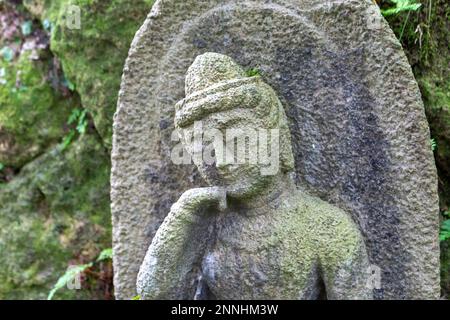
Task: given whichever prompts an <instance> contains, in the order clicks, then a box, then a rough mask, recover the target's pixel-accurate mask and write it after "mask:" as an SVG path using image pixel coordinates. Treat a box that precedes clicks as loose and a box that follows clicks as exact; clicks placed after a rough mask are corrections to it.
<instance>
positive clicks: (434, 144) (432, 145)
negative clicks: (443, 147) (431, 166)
mask: <svg viewBox="0 0 450 320" xmlns="http://www.w3.org/2000/svg"><path fill="white" fill-rule="evenodd" d="M430 141H431V150H433V151H435V150H436V148H437V143H436V139H434V138H433V139H431V140H430Z"/></svg>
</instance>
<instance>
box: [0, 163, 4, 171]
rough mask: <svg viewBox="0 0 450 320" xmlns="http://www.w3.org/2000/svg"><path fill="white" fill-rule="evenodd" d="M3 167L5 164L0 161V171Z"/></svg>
mask: <svg viewBox="0 0 450 320" xmlns="http://www.w3.org/2000/svg"><path fill="white" fill-rule="evenodd" d="M3 169H5V165H4V164H3V163H1V162H0V171H3Z"/></svg>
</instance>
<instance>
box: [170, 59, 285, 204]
mask: <svg viewBox="0 0 450 320" xmlns="http://www.w3.org/2000/svg"><path fill="white" fill-rule="evenodd" d="M175 109H176V114H175V125H176V127H177V128H178V129H182V134H181V136H182V140H183V144H184V146H185V149H186V150H187V151H188V152H189V153H190V154H191V156H192V158H193V162H194V163H195V165H196V166H197V167H198V169H199V171H200V173H201V174H202V176H203V177H204V178H205V180H206V181H207V182H208V183H210V184H211V185H216V186H225V187H226V188H227V190H228V195H229V196H231V197H236V198H245V197H251V196H253V195H256V194H258V193H259V192H260V191H262V190H263V189H264V188H266V187H267V186H268V185H269V184H270V182H271V181H272V180H273V178H274V176H276V175H278V174H280V171H281V170H280V166H281V167H283V170H284V171H287V170H292V168H293V157H292V151H291V143H290V136H289V129H288V128H287V121H286V115H285V114H284V110H283V106H282V105H281V102H280V100H279V99H278V97H277V95H276V93H275V91H274V90H273V89H272V88H271V87H270V86H269V85H267V84H266V83H265V82H264V81H263V80H262V78H261V77H260V76H253V77H248V76H247V75H246V73H245V72H244V70H243V69H242V68H241V67H240V66H239V65H237V64H236V63H235V62H234V61H233V60H232V59H231V58H230V57H227V56H224V55H221V54H217V53H205V54H203V55H200V56H198V57H197V58H196V59H195V61H194V63H193V64H192V65H191V67H190V68H189V70H188V72H187V75H186V98H185V99H183V100H181V101H180V102H178V103H177V104H176V106H175Z"/></svg>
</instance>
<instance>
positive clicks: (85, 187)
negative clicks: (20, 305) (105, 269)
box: [0, 134, 111, 299]
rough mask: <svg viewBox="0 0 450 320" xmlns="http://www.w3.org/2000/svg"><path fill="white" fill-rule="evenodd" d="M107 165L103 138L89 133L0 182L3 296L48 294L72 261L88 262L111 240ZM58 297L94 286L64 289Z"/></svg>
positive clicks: (78, 295)
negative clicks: (63, 149)
mask: <svg viewBox="0 0 450 320" xmlns="http://www.w3.org/2000/svg"><path fill="white" fill-rule="evenodd" d="M93 155H95V156H93ZM109 165H110V164H109V157H108V153H107V152H106V150H105V149H104V147H103V146H102V144H101V141H100V139H98V138H97V137H96V136H95V135H93V134H89V135H88V134H86V135H84V136H82V137H81V138H80V139H79V140H78V141H76V142H74V143H73V145H71V146H70V148H68V150H66V151H65V152H61V151H60V148H59V147H54V148H53V149H52V150H51V151H49V152H47V153H45V154H44V155H42V156H40V157H39V158H37V159H35V160H34V161H33V162H31V163H29V164H27V165H26V166H25V167H23V168H22V170H21V172H20V174H18V175H17V176H16V177H14V179H13V180H12V181H10V182H9V183H6V184H0V225H1V226H3V227H2V228H1V229H0V253H1V259H0V299H46V298H47V295H48V293H49V291H50V290H51V288H52V287H53V285H54V284H55V283H56V281H57V280H58V278H59V277H61V276H62V275H63V274H64V272H65V271H66V269H67V267H68V265H69V264H82V263H87V262H90V261H92V260H93V259H95V257H96V256H97V255H98V252H100V251H101V250H102V249H104V248H105V247H107V246H108V245H109V241H110V236H111V232H110V220H109V215H108V214H107V213H108V206H109V196H108V191H109V185H108V183H107V181H108V176H109ZM61 298H62V299H89V298H92V292H89V291H87V290H62V291H61V292H58V294H57V295H56V296H55V299H61Z"/></svg>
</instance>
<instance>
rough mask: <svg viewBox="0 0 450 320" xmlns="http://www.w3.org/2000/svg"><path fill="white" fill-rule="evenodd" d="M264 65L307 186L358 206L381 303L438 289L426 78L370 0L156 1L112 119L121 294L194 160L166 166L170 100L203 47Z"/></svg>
mask: <svg viewBox="0 0 450 320" xmlns="http://www.w3.org/2000/svg"><path fill="white" fill-rule="evenodd" d="M208 51H211V52H218V53H224V54H227V55H229V56H230V57H232V58H233V59H234V60H235V61H237V62H238V63H239V64H240V65H241V66H244V67H246V68H250V67H253V68H258V69H260V70H261V74H262V77H263V79H264V80H265V81H266V82H267V83H268V84H270V85H271V86H272V87H273V88H274V89H275V91H276V92H277V94H278V96H279V97H280V99H281V102H282V104H283V106H284V107H285V111H286V114H287V116H288V119H289V122H290V129H291V135H292V140H293V149H294V155H295V163H296V173H297V184H298V186H299V187H300V188H301V189H304V190H306V191H307V192H309V193H311V194H313V195H315V196H318V197H320V198H322V199H324V200H326V201H328V202H330V203H332V204H334V205H336V206H337V207H339V208H341V209H343V210H345V211H347V212H349V213H350V214H351V215H352V217H353V220H354V221H356V222H357V224H358V225H359V227H360V229H361V230H362V233H363V235H364V237H365V241H366V246H367V249H368V252H369V258H370V261H371V263H373V264H375V265H377V266H379V267H380V268H381V272H382V274H381V289H379V290H377V291H376V293H375V298H384V299H393V298H398V299H405V298H406V299H407V298H437V297H439V244H438V237H437V233H438V224H439V221H438V199H437V178H436V170H435V167H434V164H433V157H432V152H431V146H430V142H429V129H428V125H427V122H426V119H425V115H424V110H423V104H422V102H421V99H420V93H419V91H418V87H417V84H416V82H415V80H414V77H413V75H412V72H411V69H410V67H409V65H408V62H407V60H406V58H405V56H404V53H403V52H402V49H401V46H400V44H399V43H398V42H397V40H396V39H395V36H394V34H393V33H392V32H391V30H390V29H389V27H388V25H387V23H385V21H384V20H383V19H382V18H381V16H380V14H379V12H378V9H377V7H376V6H375V5H374V4H373V3H372V2H371V1H369V0H366V1H339V0H337V1H326V2H322V1H306V0H305V1H293V0H291V1H289V0H277V1H271V2H261V1H239V2H238V1H207V2H206V1H194V0H190V1H183V2H180V1H173V0H172V1H158V2H156V3H155V5H154V7H153V10H152V13H151V14H150V16H149V17H148V19H147V21H146V22H145V23H144V25H143V26H142V27H141V29H140V31H139V32H138V34H137V36H136V38H135V40H134V41H133V44H132V48H131V50H130V54H129V58H128V61H127V64H126V67H125V69H124V76H123V82H122V88H121V92H120V95H119V104H118V110H117V113H116V116H115V124H114V132H115V135H114V139H113V140H114V141H113V142H114V147H113V155H112V160H113V172H112V181H111V183H112V211H113V225H114V254H115V258H114V266H115V287H116V295H117V297H118V298H122V299H126V298H130V297H132V296H133V295H134V294H135V280H136V275H137V272H138V268H139V266H140V264H141V262H142V259H143V257H144V255H145V251H146V249H147V247H148V245H149V244H150V242H151V239H152V237H153V235H154V234H155V232H156V230H157V228H158V226H159V224H160V223H161V221H162V220H163V218H164V216H165V215H166V214H167V213H168V212H169V209H170V205H171V204H172V203H173V202H174V201H175V200H176V199H177V198H178V196H179V195H180V194H181V192H182V191H184V190H187V189H189V188H191V187H192V186H194V185H200V184H201V183H202V182H201V181H200V179H199V177H198V174H197V173H196V170H195V169H194V168H193V167H189V168H186V167H185V166H174V165H173V164H171V162H170V158H169V156H170V150H171V148H172V143H171V140H170V137H171V132H172V130H173V124H172V123H173V120H172V119H173V115H174V105H175V103H176V102H177V101H179V100H180V99H182V98H183V97H184V90H183V89H184V80H185V79H184V75H185V73H186V70H187V68H188V67H189V65H191V64H192V62H193V61H194V59H195V57H196V56H198V55H199V54H201V53H204V52H208Z"/></svg>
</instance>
